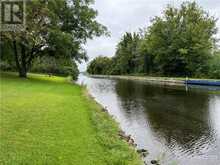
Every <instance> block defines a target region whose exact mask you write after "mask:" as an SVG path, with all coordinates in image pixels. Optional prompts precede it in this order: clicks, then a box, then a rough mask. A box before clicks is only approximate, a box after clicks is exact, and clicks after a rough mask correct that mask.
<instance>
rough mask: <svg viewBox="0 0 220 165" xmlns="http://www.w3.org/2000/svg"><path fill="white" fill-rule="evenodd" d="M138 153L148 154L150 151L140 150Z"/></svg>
mask: <svg viewBox="0 0 220 165" xmlns="http://www.w3.org/2000/svg"><path fill="white" fill-rule="evenodd" d="M137 152H138V153H148V151H147V150H145V149H139V150H137Z"/></svg>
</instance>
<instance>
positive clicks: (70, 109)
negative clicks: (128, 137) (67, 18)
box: [0, 73, 141, 165]
mask: <svg viewBox="0 0 220 165" xmlns="http://www.w3.org/2000/svg"><path fill="white" fill-rule="evenodd" d="M0 85H1V90H0V92H1V93H0V100H1V102H0V164H3V165H6V164H7V165H14V164H19V165H56V164H57V165H61V164H66V165H70V164H72V165H140V164H141V162H140V159H139V156H138V155H137V154H136V153H135V151H134V150H133V149H131V148H130V147H129V146H128V145H127V144H126V143H125V142H123V141H121V140H120V139H119V137H118V136H117V133H118V125H117V124H116V123H115V121H113V120H112V119H111V118H110V117H109V116H108V115H107V114H106V113H104V112H102V111H101V108H100V106H99V105H97V104H96V103H95V102H94V101H93V100H91V99H90V98H88V97H87V96H86V92H85V91H86V90H85V89H83V88H82V87H80V86H78V85H74V84H72V83H70V82H68V81H67V79H65V78H61V77H48V76H45V75H36V74H31V75H29V78H28V79H20V78H18V77H17V76H15V74H13V73H1V84H0Z"/></svg>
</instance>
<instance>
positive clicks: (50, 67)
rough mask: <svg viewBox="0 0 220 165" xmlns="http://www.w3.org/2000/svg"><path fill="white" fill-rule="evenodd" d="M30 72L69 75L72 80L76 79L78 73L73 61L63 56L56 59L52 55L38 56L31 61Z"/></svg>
mask: <svg viewBox="0 0 220 165" xmlns="http://www.w3.org/2000/svg"><path fill="white" fill-rule="evenodd" d="M31 72H35V73H47V74H52V75H59V76H71V77H72V79H73V80H77V77H78V75H79V70H78V67H77V65H76V63H75V62H74V61H70V60H67V59H65V58H62V59H57V58H54V57H53V56H52V57H51V56H44V57H38V58H37V59H36V60H35V61H34V63H33V66H32V69H31Z"/></svg>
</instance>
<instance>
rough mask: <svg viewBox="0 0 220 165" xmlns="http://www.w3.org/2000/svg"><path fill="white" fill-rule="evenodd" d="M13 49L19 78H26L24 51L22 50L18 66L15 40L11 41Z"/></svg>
mask: <svg viewBox="0 0 220 165" xmlns="http://www.w3.org/2000/svg"><path fill="white" fill-rule="evenodd" d="M13 49H14V55H15V62H16V67H17V70H18V72H19V77H22V78H26V77H27V69H26V63H25V54H24V53H25V50H24V48H22V62H21V64H20V62H19V58H18V50H17V43H16V40H14V41H13Z"/></svg>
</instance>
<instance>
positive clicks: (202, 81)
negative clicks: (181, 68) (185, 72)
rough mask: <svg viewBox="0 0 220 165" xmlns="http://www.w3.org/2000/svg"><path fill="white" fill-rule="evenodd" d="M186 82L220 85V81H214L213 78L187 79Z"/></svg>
mask: <svg viewBox="0 0 220 165" xmlns="http://www.w3.org/2000/svg"><path fill="white" fill-rule="evenodd" d="M185 84H190V85H208V86H220V81H213V80H186V81H185Z"/></svg>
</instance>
